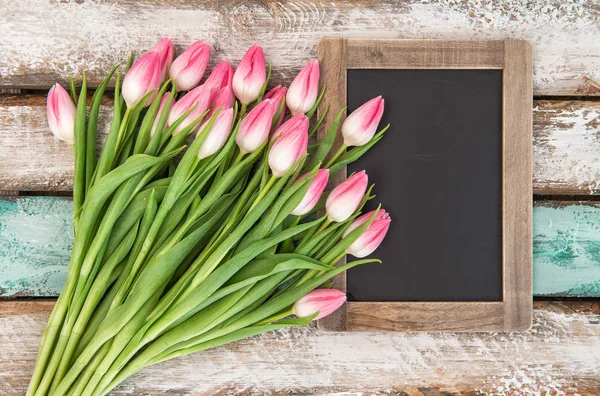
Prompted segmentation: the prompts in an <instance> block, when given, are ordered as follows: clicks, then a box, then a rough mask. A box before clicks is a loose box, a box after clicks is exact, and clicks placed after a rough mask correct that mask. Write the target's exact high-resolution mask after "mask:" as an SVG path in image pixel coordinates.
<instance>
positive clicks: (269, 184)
mask: <svg viewBox="0 0 600 396" xmlns="http://www.w3.org/2000/svg"><path fill="white" fill-rule="evenodd" d="M276 181H277V176H275V175H271V178H270V179H269V181H268V182H267V184H266V185H265V187H264V188H263V189H262V190H260V192H259V193H258V196H257V197H256V199H255V200H254V202H253V203H252V206H250V209H248V212H250V211H251V210H252V209H254V207H255V206H256V205H258V203H259V202H260V201H261V200H262V199H263V198H264V197H265V195H267V193H268V192H269V190H270V189H271V187H273V184H275V182H276Z"/></svg>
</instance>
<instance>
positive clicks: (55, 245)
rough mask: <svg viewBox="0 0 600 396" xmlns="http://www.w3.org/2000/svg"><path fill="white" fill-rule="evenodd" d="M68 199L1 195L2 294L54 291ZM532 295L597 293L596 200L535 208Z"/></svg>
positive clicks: (66, 241) (599, 243) (65, 255)
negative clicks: (7, 196)
mask: <svg viewBox="0 0 600 396" xmlns="http://www.w3.org/2000/svg"><path fill="white" fill-rule="evenodd" d="M72 210H73V208H72V202H71V200H70V199H68V198H59V197H12V198H6V197H2V198H0V296H1V297H16V296H42V297H43V296H56V295H58V293H60V290H61V288H62V285H63V282H64V280H65V277H66V269H67V264H68V262H69V252H70V250H71V245H72V242H73V232H72V222H71V217H72ZM533 219H534V228H533V235H534V237H533V249H534V250H533V252H534V253H533V272H534V273H533V275H534V277H533V294H534V295H535V296H556V297H578V296H579V297H600V254H598V253H600V231H599V230H600V203H598V204H592V203H589V204H577V203H567V202H555V201H551V202H538V203H536V205H535V206H534V208H533Z"/></svg>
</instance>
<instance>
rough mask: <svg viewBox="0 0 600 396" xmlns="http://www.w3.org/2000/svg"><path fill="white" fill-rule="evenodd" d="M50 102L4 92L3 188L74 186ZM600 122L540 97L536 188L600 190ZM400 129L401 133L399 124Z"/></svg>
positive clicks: (587, 110)
mask: <svg viewBox="0 0 600 396" xmlns="http://www.w3.org/2000/svg"><path fill="white" fill-rule="evenodd" d="M110 103H111V101H110V100H106V101H105V102H104V104H105V105H104V106H102V107H101V112H100V126H99V136H98V145H99V147H100V146H101V144H102V142H103V141H104V139H105V136H106V133H107V132H108V128H109V125H108V124H109V120H110V117H111V116H112V114H111V107H110ZM45 106H46V104H45V97H44V96H42V95H19V96H2V95H0V158H2V161H0V190H15V191H27V190H30V191H48V190H49V191H69V190H71V188H72V179H73V154H72V150H71V148H70V147H68V145H67V144H66V143H63V142H61V141H59V140H58V139H56V138H55V137H54V136H52V134H51V133H50V131H49V129H48V125H47V121H46V110H45ZM599 128H600V102H592V101H581V102H573V101H546V100H543V101H536V102H535V109H534V132H533V134H534V140H533V188H534V193H536V194H592V193H596V192H597V190H598V187H599V186H600V179H599V178H600V133H599V132H598V131H599ZM396 130H397V131H398V133H401V130H400V129H399V127H398V128H397V129H396ZM392 132H394V131H392Z"/></svg>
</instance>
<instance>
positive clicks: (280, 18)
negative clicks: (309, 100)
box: [0, 0, 600, 95]
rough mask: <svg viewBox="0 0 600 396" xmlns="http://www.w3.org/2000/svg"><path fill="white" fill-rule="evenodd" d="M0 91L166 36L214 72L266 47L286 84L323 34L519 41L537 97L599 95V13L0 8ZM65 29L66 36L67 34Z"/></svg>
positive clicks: (190, 0)
mask: <svg viewBox="0 0 600 396" xmlns="http://www.w3.org/2000/svg"><path fill="white" fill-rule="evenodd" d="M2 11H3V12H2V13H1V14H0V51H1V52H0V53H2V54H3V56H2V57H1V58H0V75H1V76H2V79H1V80H0V85H2V86H9V87H24V88H44V89H47V88H49V87H50V85H51V84H53V83H54V82H55V81H61V82H64V81H65V80H66V79H67V78H68V77H69V76H80V75H81V73H82V72H83V71H86V70H87V71H88V72H89V76H90V79H91V81H92V82H96V83H97V82H98V81H99V80H100V79H101V78H102V77H103V75H104V74H105V73H106V72H107V71H108V70H109V69H110V68H111V67H112V66H113V65H114V64H116V63H118V62H124V61H125V60H126V59H127V55H128V53H129V51H130V50H133V51H134V53H135V54H140V53H141V52H143V51H145V50H148V49H149V48H150V47H151V46H152V45H153V44H154V43H155V42H156V40H157V39H158V38H160V37H162V36H169V37H171V38H172V39H173V41H174V43H175V45H176V47H177V49H178V50H179V51H181V50H182V49H183V48H184V47H185V46H186V45H189V44H190V43H191V42H192V41H194V40H198V39H202V40H206V41H208V42H209V43H211V44H213V46H214V48H215V51H214V56H213V63H214V62H216V61H217V60H219V59H230V60H232V61H233V62H234V63H236V62H237V61H238V60H239V59H240V58H241V56H242V55H243V53H244V51H245V50H246V49H247V48H248V47H249V46H250V45H252V44H254V43H259V44H261V45H263V46H264V48H265V51H266V54H267V57H268V58H269V59H270V60H271V61H272V62H273V66H274V68H273V70H274V71H275V75H274V77H275V79H276V80H277V81H285V80H289V78H290V77H291V76H292V75H293V74H294V73H295V72H297V71H298V70H299V69H300V67H301V66H302V65H303V64H304V63H306V62H307V61H308V60H309V59H310V58H312V57H314V56H315V55H316V48H317V44H318V42H319V40H320V39H321V38H323V37H325V36H338V37H380V38H409V39H446V40H490V39H495V40H502V39H508V38H512V39H524V40H528V41H530V42H531V43H532V45H533V48H534V65H535V68H534V86H535V93H536V94H537V95H574V94H577V95H597V94H598V93H600V86H599V85H598V83H597V81H600V75H599V74H598V73H599V70H600V59H599V58H598V56H596V55H597V54H596V52H597V51H594V50H593V49H596V48H597V45H598V39H599V38H600V24H599V23H598V21H599V20H600V18H599V15H600V10H599V9H598V7H597V6H596V4H595V3H594V2H591V1H585V0H574V1H570V2H567V3H565V2H561V1H555V0H552V1H541V0H539V1H529V2H518V1H512V2H506V1H501V0H494V1H484V0H470V1H454V0H442V1H435V2H432V1H428V0H400V1H394V0H385V1H382V2H374V1H364V2H363V1H349V2H347V1H340V0H336V1H331V2H329V1H328V2H325V1H291V2H277V1H273V0H265V1H261V2H249V1H236V2H233V3H231V2H229V1H224V0H210V1H204V2H198V1H196V0H177V1H168V2H163V1H159V0H144V1H141V2H132V1H128V0H100V1H94V0H89V1H76V2H67V1H59V0H51V1H47V0H22V1H18V2H10V1H7V2H4V3H3V10H2ZM65 27H68V28H65Z"/></svg>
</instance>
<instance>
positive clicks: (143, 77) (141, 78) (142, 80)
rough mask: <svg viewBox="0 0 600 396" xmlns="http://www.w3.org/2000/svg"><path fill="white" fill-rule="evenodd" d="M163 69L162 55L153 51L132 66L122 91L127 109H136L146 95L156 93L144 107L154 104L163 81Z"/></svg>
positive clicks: (124, 80)
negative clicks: (151, 92)
mask: <svg viewBox="0 0 600 396" xmlns="http://www.w3.org/2000/svg"><path fill="white" fill-rule="evenodd" d="M162 67H163V65H162V63H161V57H160V55H159V54H158V53H156V52H153V51H150V52H148V53H146V54H145V55H144V56H142V57H141V58H140V59H138V61H137V62H135V63H134V64H133V66H131V69H129V71H128V72H127V74H126V75H125V78H124V79H123V87H122V89H121V92H122V94H123V98H125V102H126V103H127V107H129V108H132V107H135V105H137V104H138V103H139V101H140V100H142V98H143V97H144V96H146V94H148V93H149V92H150V91H154V95H152V97H150V98H149V99H148V100H147V101H146V103H145V104H144V105H145V106H149V105H150V104H151V103H152V101H153V100H154V97H156V95H157V94H158V89H159V88H160V84H161V83H162V81H163V76H164V75H163V74H162Z"/></svg>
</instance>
